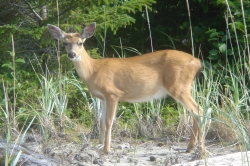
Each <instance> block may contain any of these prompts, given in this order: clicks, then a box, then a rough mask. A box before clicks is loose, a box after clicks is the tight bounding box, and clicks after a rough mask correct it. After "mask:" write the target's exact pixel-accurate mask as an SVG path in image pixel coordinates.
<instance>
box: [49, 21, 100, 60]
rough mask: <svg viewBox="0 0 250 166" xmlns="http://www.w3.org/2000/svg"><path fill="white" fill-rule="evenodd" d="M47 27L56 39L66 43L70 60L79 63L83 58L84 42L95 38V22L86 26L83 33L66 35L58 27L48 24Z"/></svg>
mask: <svg viewBox="0 0 250 166" xmlns="http://www.w3.org/2000/svg"><path fill="white" fill-rule="evenodd" d="M47 27H48V28H49V31H50V33H51V35H52V36H53V37H54V38H55V39H57V40H61V41H62V42H63V43H64V46H65V48H66V52H67V54H68V57H69V59H70V60H72V61H77V60H79V59H80V58H81V53H82V51H83V50H84V46H83V43H84V41H85V40H86V39H87V38H90V37H92V36H93V34H94V32H95V28H96V23H95V22H93V23H91V24H89V25H88V26H86V27H85V28H84V29H83V31H82V33H65V32H64V31H62V30H61V29H60V28H58V27H57V26H54V25H50V24H48V25H47Z"/></svg>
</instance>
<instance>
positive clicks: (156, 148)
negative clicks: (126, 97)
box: [26, 138, 250, 166]
mask: <svg viewBox="0 0 250 166" xmlns="http://www.w3.org/2000/svg"><path fill="white" fill-rule="evenodd" d="M209 142H210V143H209ZM187 144H188V141H182V142H169V141H156V140H149V141H142V140H139V141H138V140H137V141H135V140H131V139H128V140H127V142H126V140H124V139H123V140H120V139H117V140H116V139H115V138H114V139H113V140H112V151H111V153H110V154H109V155H104V154H103V153H102V150H101V148H102V147H101V145H99V144H98V143H97V141H95V140H90V142H88V143H80V144H79V143H78V144H77V143H74V142H64V141H62V142H60V141H58V143H57V144H51V145H48V146H46V147H44V146H43V147H42V146H41V145H39V144H38V143H37V142H26V145H27V146H28V147H29V148H30V149H32V150H35V151H36V152H37V153H40V154H41V153H42V154H44V155H46V156H47V157H50V158H53V159H56V160H59V161H60V162H62V164H60V165H76V166H91V165H94V166H98V165H99V166H171V165H175V166H197V165H199V166H200V165H208V166H210V165H211V166H245V165H248V164H247V157H246V154H247V153H241V152H239V148H238V147H237V146H236V145H235V146H233V145H231V146H226V147H225V146H224V147H223V146H221V144H220V143H218V142H215V141H213V142H212V141H209V140H207V141H206V147H207V159H206V160H204V159H203V160H199V161H192V160H193V158H194V156H195V152H193V153H186V152H185V150H186V147H187ZM236 152H239V153H236ZM225 155H226V156H225ZM248 157H250V153H248ZM249 161H250V158H249ZM206 163H207V164H206ZM249 163H250V162H249Z"/></svg>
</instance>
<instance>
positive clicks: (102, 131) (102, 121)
mask: <svg viewBox="0 0 250 166" xmlns="http://www.w3.org/2000/svg"><path fill="white" fill-rule="evenodd" d="M101 104H102V112H101V117H100V138H99V142H100V144H103V145H104V140H105V131H106V122H105V120H106V101H105V100H101Z"/></svg>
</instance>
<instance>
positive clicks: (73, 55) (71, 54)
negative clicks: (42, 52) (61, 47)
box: [68, 52, 76, 59]
mask: <svg viewBox="0 0 250 166" xmlns="http://www.w3.org/2000/svg"><path fill="white" fill-rule="evenodd" d="M68 57H69V58H70V59H74V58H75V57H76V54H75V53H74V52H69V53H68Z"/></svg>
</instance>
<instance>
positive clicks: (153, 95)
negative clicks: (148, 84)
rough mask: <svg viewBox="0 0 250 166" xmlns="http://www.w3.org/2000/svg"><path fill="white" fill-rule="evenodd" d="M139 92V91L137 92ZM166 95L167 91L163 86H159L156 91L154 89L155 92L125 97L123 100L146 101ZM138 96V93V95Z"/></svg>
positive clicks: (132, 101) (131, 101)
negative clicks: (129, 97) (130, 97)
mask: <svg viewBox="0 0 250 166" xmlns="http://www.w3.org/2000/svg"><path fill="white" fill-rule="evenodd" d="M138 93H140V92H138ZM167 95H168V92H167V90H166V89H165V88H163V87H161V88H159V89H158V91H156V92H155V93H151V94H148V95H144V96H141V97H137V98H136V97H135V98H132V99H125V101H127V102H130V103H134V102H147V101H152V100H154V99H162V98H164V97H166V96H167ZM138 96H140V95H138Z"/></svg>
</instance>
